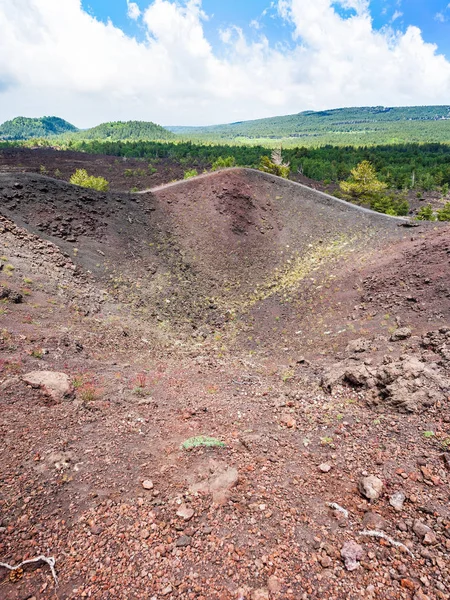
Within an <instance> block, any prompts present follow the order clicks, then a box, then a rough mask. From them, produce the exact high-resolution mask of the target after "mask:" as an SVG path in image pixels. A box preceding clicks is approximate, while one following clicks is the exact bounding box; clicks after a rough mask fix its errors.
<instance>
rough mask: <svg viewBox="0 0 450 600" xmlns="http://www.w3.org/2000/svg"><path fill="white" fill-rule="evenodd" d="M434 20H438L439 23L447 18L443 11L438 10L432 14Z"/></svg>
mask: <svg viewBox="0 0 450 600" xmlns="http://www.w3.org/2000/svg"><path fill="white" fill-rule="evenodd" d="M434 20H435V21H438V22H439V23H445V21H446V20H447V19H446V18H445V15H444V13H441V12H438V13H436V14H435V15H434Z"/></svg>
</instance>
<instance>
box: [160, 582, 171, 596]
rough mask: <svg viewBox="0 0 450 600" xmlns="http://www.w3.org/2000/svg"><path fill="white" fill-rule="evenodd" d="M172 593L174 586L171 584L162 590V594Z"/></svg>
mask: <svg viewBox="0 0 450 600" xmlns="http://www.w3.org/2000/svg"><path fill="white" fill-rule="evenodd" d="M171 593H172V586H171V585H168V586H167V587H165V588H164V589H163V590H162V592H161V595H162V596H168V595H169V594H171Z"/></svg>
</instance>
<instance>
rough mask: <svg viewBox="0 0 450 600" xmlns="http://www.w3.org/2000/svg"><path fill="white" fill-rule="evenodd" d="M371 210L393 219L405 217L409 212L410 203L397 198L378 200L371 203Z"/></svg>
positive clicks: (388, 197)
mask: <svg viewBox="0 0 450 600" xmlns="http://www.w3.org/2000/svg"><path fill="white" fill-rule="evenodd" d="M370 208H371V209H372V210H375V211H376V212H379V213H384V214H385V215H391V216H392V217H405V216H406V215H407V214H408V212H409V204H408V201H407V200H406V199H405V198H396V197H395V196H382V197H381V198H376V199H374V200H373V201H372V202H371V203H370Z"/></svg>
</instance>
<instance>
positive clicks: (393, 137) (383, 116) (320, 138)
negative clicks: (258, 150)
mask: <svg viewBox="0 0 450 600" xmlns="http://www.w3.org/2000/svg"><path fill="white" fill-rule="evenodd" d="M168 129H170V130H171V131H173V132H174V133H176V134H177V136H178V137H180V138H181V139H183V140H191V141H211V142H221V141H224V142H230V141H232V142H233V143H246V144H251V143H260V144H262V145H271V146H273V145H277V144H279V143H280V141H282V142H283V146H284V147H293V146H298V145H301V146H308V147H310V146H322V145H342V146H347V145H362V146H364V145H374V144H396V143H408V142H409V143H411V142H417V143H423V142H450V106H416V107H400V108H385V107H361V108H342V109H336V110H328V111H320V112H311V111H309V112H302V113H299V114H295V115H287V116H283V117H271V118H267V119H258V120H254V121H242V122H237V123H231V124H228V125H215V126H209V127H169V128H168Z"/></svg>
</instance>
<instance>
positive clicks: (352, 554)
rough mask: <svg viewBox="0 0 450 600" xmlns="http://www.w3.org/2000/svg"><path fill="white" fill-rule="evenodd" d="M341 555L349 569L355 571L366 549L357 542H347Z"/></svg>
mask: <svg viewBox="0 0 450 600" xmlns="http://www.w3.org/2000/svg"><path fill="white" fill-rule="evenodd" d="M341 556H342V558H343V559H344V564H345V568H346V569H347V571H355V569H357V568H358V567H359V561H360V560H361V559H362V557H363V556H364V550H363V548H362V546H360V545H359V544H357V543H356V542H346V543H345V544H344V545H343V546H342V549H341Z"/></svg>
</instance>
